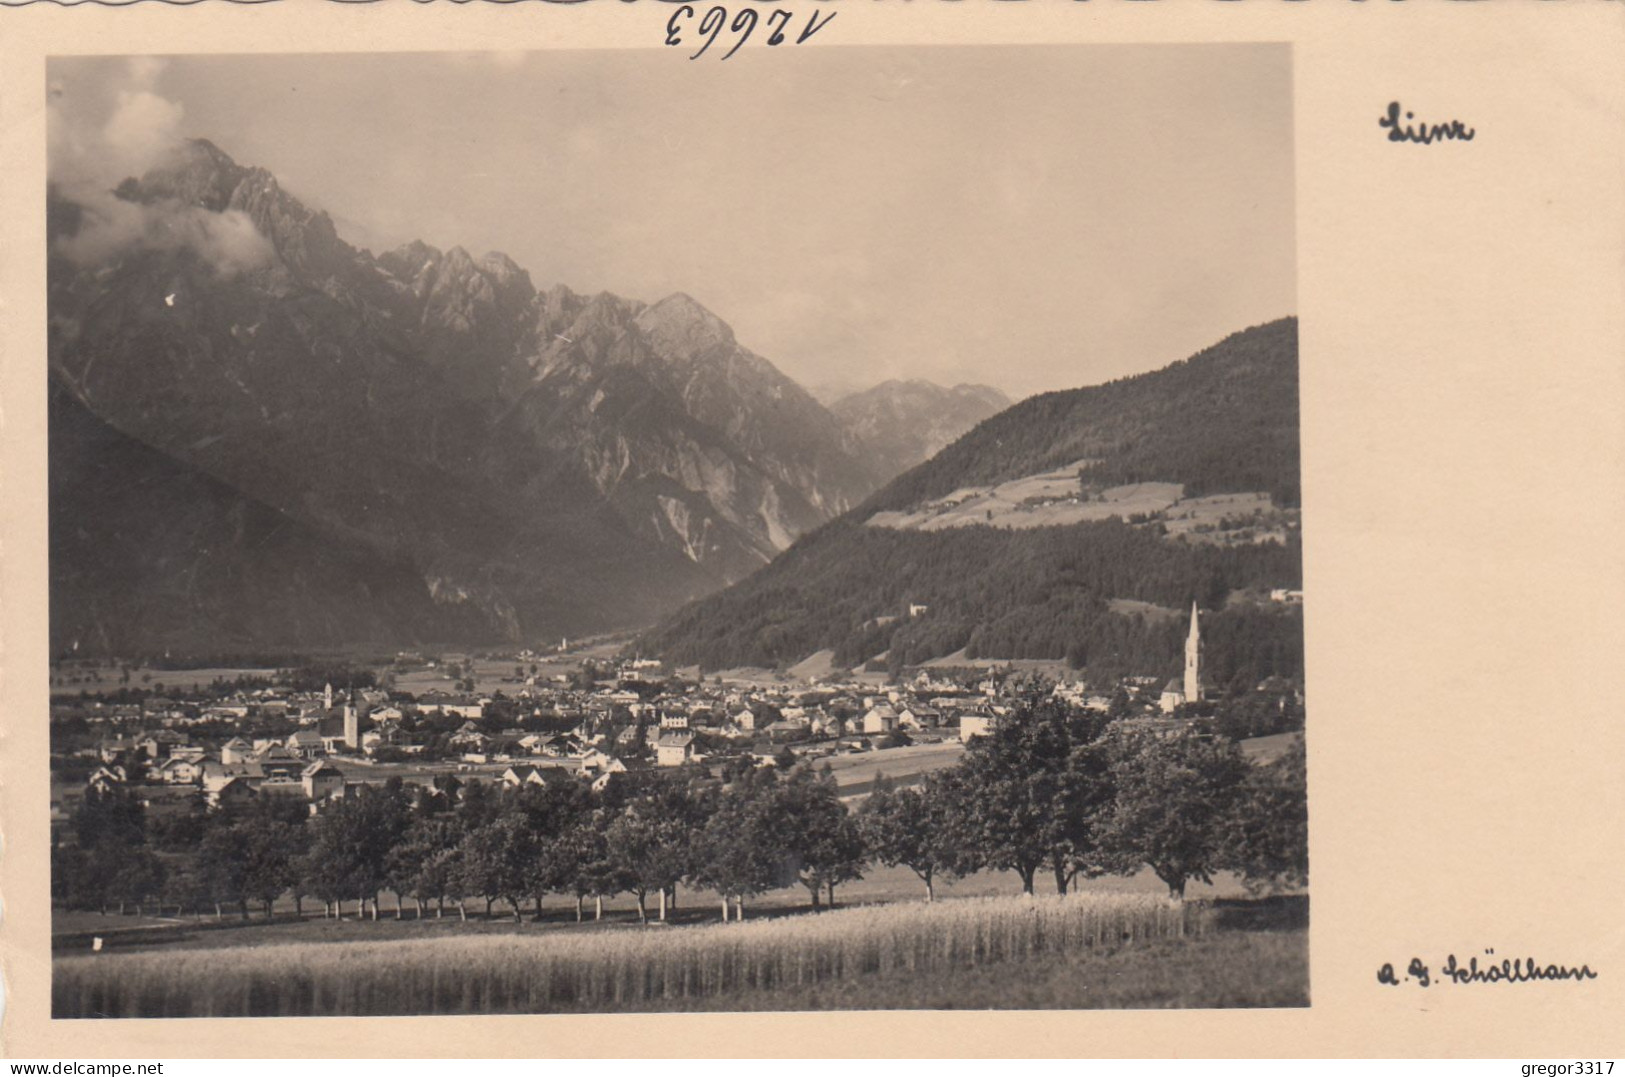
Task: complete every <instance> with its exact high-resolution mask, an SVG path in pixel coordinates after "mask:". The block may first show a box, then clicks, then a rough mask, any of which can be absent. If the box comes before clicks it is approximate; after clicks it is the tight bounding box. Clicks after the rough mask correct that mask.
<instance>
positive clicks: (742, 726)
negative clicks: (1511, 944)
mask: <svg viewBox="0 0 1625 1077" xmlns="http://www.w3.org/2000/svg"><path fill="white" fill-rule="evenodd" d="M688 51H690V50H688V49H683V50H681V52H682V53H683V55H679V50H676V49H668V50H664V51H655V50H648V49H643V50H634V49H608V48H606V49H550V50H536V51H512V52H493V51H483V52H480V51H476V52H400V53H345V52H325V53H316V52H312V53H302V54H253V55H249V54H241V55H236V54H221V53H196V54H175V55H95V56H91V55H82V56H81V55H57V56H52V57H50V58H49V59H48V61H47V63H46V65H45V69H46V72H45V73H46V78H47V85H48V89H47V95H46V101H47V109H48V114H47V117H46V127H47V133H48V143H49V145H48V185H47V190H46V191H45V192H44V196H45V199H46V209H45V227H46V231H47V235H46V241H47V244H48V265H47V266H45V267H44V271H45V276H46V282H45V288H46V301H47V315H48V320H49V330H48V348H49V354H48V377H47V381H48V392H49V403H48V409H49V410H48V424H49V445H48V482H49V646H50V668H49V677H50V715H49V721H50V757H49V765H50V839H49V841H50V897H51V916H50V920H51V961H50V964H51V981H50V1000H51V1014H52V1016H53V1017H54V1018H59V1019H67V1018H83V1019H89V1018H170V1017H176V1018H180V1017H194V1018H195V1017H310V1016H318V1017H329V1016H371V1015H496V1014H551V1013H615V1012H649V1011H713V1012H724V1013H730V1012H738V1011H828V1010H836V1011H865V1010H928V1011H929V1010H988V1009H1010V1010H1085V1009H1089V1010H1095V1009H1151V1008H1159V1009H1160V1008H1186V1009H1224V1008H1285V1007H1307V1006H1309V1005H1310V990H1309V924H1310V915H1309V873H1308V869H1309V854H1308V850H1309V834H1308V830H1309V828H1308V816H1309V808H1308V793H1307V784H1308V783H1307V777H1306V771H1307V767H1306V762H1305V737H1306V733H1305V726H1306V710H1307V705H1306V694H1307V691H1308V686H1307V685H1306V682H1305V645H1304V619H1305V610H1306V605H1307V606H1312V605H1313V603H1314V602H1315V598H1314V594H1309V595H1307V596H1306V593H1305V587H1304V573H1303V564H1304V543H1305V541H1306V538H1305V536H1306V534H1308V535H1313V534H1314V526H1315V524H1314V519H1307V520H1306V519H1305V517H1304V514H1303V496H1302V483H1301V481H1300V424H1299V362H1298V321H1297V314H1298V310H1297V295H1298V283H1297V282H1298V259H1297V238H1296V231H1295V205H1296V202H1297V199H1296V197H1295V187H1294V123H1293V110H1294V97H1293V59H1294V52H1293V46H1292V45H1291V44H1289V43H1286V42H1284V41H1282V42H1273V43H1264V42H1261V43H1247V42H1228V43H1190V44H1117V43H1112V44H1105V43H1101V44H1067V45H1060V44H1030V45H969V44H966V45H938V46H912V45H909V46H905V45H895V46H894V45H862V46H852V47H840V46H822V47H818V48H802V49H799V50H798V49H784V50H781V51H777V52H769V51H767V50H765V49H755V48H746V49H741V50H740V51H739V52H738V53H737V54H736V55H733V56H731V57H730V58H728V59H727V60H726V61H721V60H719V61H717V62H700V61H695V62H690V61H689V60H688V58H687V55H686V53H687V52H688ZM1385 103H1386V102H1385V101H1384V102H1374V104H1373V107H1372V110H1371V117H1370V119H1371V120H1372V123H1371V127H1372V137H1373V139H1376V138H1377V137H1378V136H1379V135H1380V132H1378V131H1377V129H1376V126H1375V122H1374V121H1375V119H1376V118H1377V116H1378V115H1379V113H1380V107H1381V105H1382V104H1385ZM1363 115H1364V114H1363V113H1362V116H1363ZM1384 148H1385V149H1386V147H1384ZM1405 149H1406V151H1407V152H1408V151H1410V150H1412V149H1414V150H1415V152H1417V153H1425V152H1431V151H1434V150H1436V149H1437V150H1440V151H1441V152H1442V151H1443V150H1452V151H1454V150H1462V151H1463V152H1465V150H1464V148H1463V147H1459V146H1451V147H1421V148H1417V147H1406V148H1405ZM1394 152H1399V151H1398V150H1395V151H1394ZM29 189H30V190H35V191H37V189H38V188H37V187H34V186H31V187H30V188H29ZM1307 541H1309V542H1310V543H1313V542H1314V539H1313V538H1309V539H1307ZM1317 593H1318V592H1317ZM12 675H13V676H15V674H14V673H13V674H12ZM1318 675H1319V667H1317V677H1318ZM1327 892H1328V893H1330V892H1331V891H1329V890H1328V891H1327Z"/></svg>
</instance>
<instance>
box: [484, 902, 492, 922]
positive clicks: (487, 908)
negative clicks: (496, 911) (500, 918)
mask: <svg viewBox="0 0 1625 1077" xmlns="http://www.w3.org/2000/svg"><path fill="white" fill-rule="evenodd" d="M491 905H492V899H490V898H486V899H485V918H486V919H487V920H489V919H491Z"/></svg>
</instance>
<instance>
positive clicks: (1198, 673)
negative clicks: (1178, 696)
mask: <svg viewBox="0 0 1625 1077" xmlns="http://www.w3.org/2000/svg"><path fill="white" fill-rule="evenodd" d="M1201 701H1202V624H1201V615H1200V614H1199V613H1198V612H1197V609H1196V603H1195V602H1192V603H1191V631H1190V635H1188V636H1186V637H1185V702H1186V703H1200V702H1201Z"/></svg>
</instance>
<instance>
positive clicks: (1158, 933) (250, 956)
mask: <svg viewBox="0 0 1625 1077" xmlns="http://www.w3.org/2000/svg"><path fill="white" fill-rule="evenodd" d="M1219 921H1220V914H1219V913H1218V911H1216V910H1215V909H1214V908H1213V907H1210V906H1206V905H1202V904H1198V903H1184V904H1181V903H1177V902H1170V901H1168V900H1167V899H1166V898H1163V897H1160V896H1155V895H1150V894H1133V893H1091V894H1074V895H1071V896H1068V897H1065V898H1061V897H1036V898H1034V897H985V898H961V899H954V900H949V901H942V902H938V903H935V904H931V905H926V904H922V903H909V904H893V905H878V906H862V907H851V908H845V909H839V910H836V911H833V912H827V913H824V914H822V915H817V916H812V915H801V916H792V917H775V918H771V919H762V920H756V921H746V922H745V923H735V924H729V925H723V924H720V923H711V924H704V925H693V926H660V925H651V926H648V927H637V926H634V925H624V926H615V927H610V926H609V925H604V929H601V930H587V931H543V932H540V933H536V934H529V935H526V934H517V933H514V934H477V935H470V934H461V935H443V936H439V937H435V938H424V939H416V940H405V939H397V940H390V941H387V942H386V941H382V940H380V941H370V942H343V943H325V944H324V943H284V944H276V945H267V946H259V947H253V948H252V949H244V948H197V949H180V948H177V949H167V950H163V951H137V952H126V953H119V952H116V951H115V952H106V953H100V954H83V953H81V954H78V955H74V956H60V957H58V958H57V960H56V961H55V963H54V970H55V971H54V977H53V985H52V987H53V990H52V997H53V1010H54V1014H55V1016H57V1017H91V1016H117V1017H137V1016H139V1017H204V1016H272V1015H328V1014H440V1013H453V1014H455V1013H550V1012H583V1011H586V1012H593V1011H615V1010H634V1011H636V1010H673V1009H675V1010H682V1009H710V1010H731V1009H820V1008H849V1009H865V1008H888V1007H895V1006H899V1005H903V1006H920V1007H944V1006H955V1005H966V1006H1026V1007H1033V1006H1067V1007H1072V1006H1091V1005H1094V1006H1100V1005H1163V1006H1169V1005H1172V1006H1204V1005H1206V1006H1216V1005H1304V1004H1306V1003H1307V971H1306V967H1305V961H1306V957H1305V950H1306V947H1305V945H1304V940H1305V933H1304V932H1303V931H1302V930H1299V929H1295V928H1294V929H1291V930H1286V931H1245V930H1242V931H1237V930H1232V929H1226V928H1224V927H1223V926H1222V925H1221V924H1220V922H1219ZM1001 985H1002V986H1001ZM1022 985H1025V987H1022Z"/></svg>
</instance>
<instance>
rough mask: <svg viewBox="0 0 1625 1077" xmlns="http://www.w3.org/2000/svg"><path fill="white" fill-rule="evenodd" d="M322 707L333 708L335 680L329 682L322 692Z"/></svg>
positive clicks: (325, 708)
mask: <svg viewBox="0 0 1625 1077" xmlns="http://www.w3.org/2000/svg"><path fill="white" fill-rule="evenodd" d="M322 709H323V710H332V709H333V682H332V681H328V682H327V690H326V691H324V692H323V693H322Z"/></svg>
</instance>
